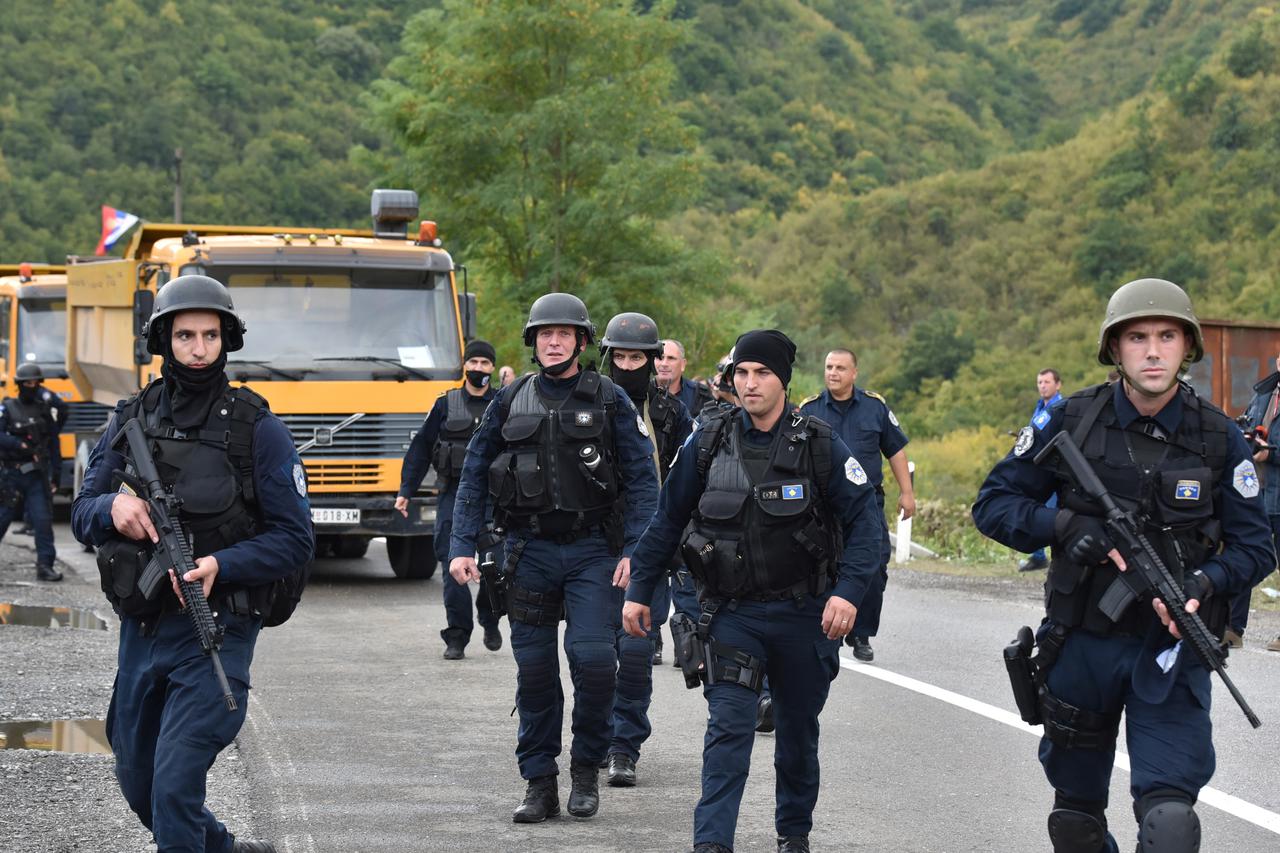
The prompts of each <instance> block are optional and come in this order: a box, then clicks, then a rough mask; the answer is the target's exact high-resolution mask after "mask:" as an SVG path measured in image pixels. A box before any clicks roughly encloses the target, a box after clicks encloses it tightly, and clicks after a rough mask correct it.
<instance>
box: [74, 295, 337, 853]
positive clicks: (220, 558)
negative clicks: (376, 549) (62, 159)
mask: <svg viewBox="0 0 1280 853" xmlns="http://www.w3.org/2000/svg"><path fill="white" fill-rule="evenodd" d="M144 334H145V335H146V339H147V350H148V352H151V353H152V354H154V355H160V356H163V357H164V366H163V367H162V369H161V373H162V377H163V378H161V379H157V380H155V381H154V382H152V383H150V384H149V385H147V386H146V387H145V388H144V389H142V391H140V392H139V393H138V394H136V395H134V396H133V397H130V398H128V399H127V400H122V401H120V403H119V404H118V405H117V406H116V408H115V412H114V414H113V415H112V417H111V420H110V421H109V422H108V423H107V427H106V431H105V433H104V434H103V436H102V438H101V439H100V440H99V441H98V444H97V445H96V446H95V447H94V449H93V452H92V453H91V454H90V456H89V467H88V470H87V471H86V473H85V479H84V486H83V488H82V489H81V491H80V494H79V496H77V498H76V500H75V503H74V504H73V506H72V510H71V526H72V530H73V531H74V532H75V535H76V538H77V539H79V540H80V541H81V542H84V543H88V544H93V545H96V546H98V548H99V552H98V566H99V570H100V571H101V572H102V573H103V586H104V588H109V589H112V590H113V593H112V594H109V598H110V599H111V602H112V605H113V606H114V607H115V609H116V611H117V613H118V614H119V615H120V617H121V625H120V651H119V668H118V670H117V673H116V682H115V689H114V691H113V693H112V696H111V706H110V708H109V709H108V711H107V739H108V741H109V742H110V744H111V750H112V752H113V753H115V759H116V768H115V769H116V778H117V779H118V780H119V782H120V788H121V790H122V791H123V793H124V797H125V800H126V801H127V802H128V803H129V806H130V808H132V809H133V811H134V812H135V813H136V814H137V815H138V818H139V819H140V820H141V821H142V823H143V824H144V825H145V826H146V827H147V828H148V829H150V830H151V832H152V834H153V835H154V836H155V840H156V844H157V846H158V847H159V849H161V850H191V851H202V850H220V851H227V850H230V851H233V853H271V851H274V849H275V848H274V847H273V846H272V845H271V844H269V843H267V842H264V841H242V840H240V839H236V838H233V837H232V835H231V834H230V833H229V832H228V831H227V829H226V827H224V826H223V825H222V823H220V822H219V821H218V819H217V818H215V817H214V816H213V814H212V813H210V811H209V810H208V808H206V806H205V804H204V800H205V774H206V773H207V772H208V769H209V767H210V766H211V765H212V764H213V762H214V759H215V758H217V756H218V753H219V752H221V751H222V749H223V747H225V746H226V745H227V744H229V743H231V741H232V739H233V738H234V737H235V736H236V733H237V732H238V731H239V730H240V726H241V724H242V723H243V722H244V717H245V710H246V708H247V707H248V701H247V700H248V690H249V662H250V660H251V659H252V658H253V649H254V645H255V643H256V642H257V638H258V630H259V629H260V628H261V627H262V624H263V620H264V617H265V616H267V615H268V614H270V615H271V616H275V614H276V610H275V608H274V607H273V605H275V604H276V603H277V602H276V601H275V600H274V599H273V593H275V592H276V591H277V590H278V589H279V588H280V586H281V584H282V583H283V579H284V578H285V577H286V576H294V575H295V573H296V572H297V571H298V570H299V569H301V568H302V567H304V566H305V565H306V564H307V563H308V562H309V561H310V560H311V557H312V554H313V551H314V541H313V536H312V528H311V511H310V506H309V504H308V501H307V494H306V479H305V477H304V476H303V470H302V463H301V462H300V461H299V459H298V455H297V453H296V452H295V451H294V446H293V441H292V439H291V438H290V435H289V431H288V429H286V428H285V426H284V424H283V423H282V422H281V421H280V420H279V419H278V418H277V417H276V416H275V415H273V414H272V413H271V411H270V410H269V408H268V407H267V402H266V401H265V400H264V399H262V398H261V397H260V396H258V395H257V394H255V393H254V392H252V391H250V390H249V389H248V388H247V387H243V386H242V387H240V388H234V389H233V388H231V387H230V386H229V385H228V383H227V377H226V373H225V367H226V361H227V353H229V352H235V351H236V350H238V349H240V348H241V347H242V346H243V343H244V341H243V335H244V324H243V322H241V320H240V318H239V317H238V316H237V314H236V312H235V307H234V305H233V304H232V301H231V293H230V292H229V291H228V290H227V288H225V287H224V286H223V285H222V284H221V283H219V282H218V281H215V280H214V279H212V278H208V277H206V276H202V275H184V276H180V277H178V278H175V279H174V280H173V281H170V282H169V283H167V284H165V285H164V286H163V287H162V288H161V289H160V292H159V293H158V294H157V295H156V300H155V308H154V311H153V313H152V315H151V319H150V320H149V322H148V323H147V326H146V328H145V329H144ZM131 418H137V419H138V420H139V421H140V422H141V423H142V425H143V427H144V429H145V432H146V435H147V439H148V441H149V442H150V444H151V448H152V454H153V456H154V457H155V459H156V462H157V467H158V470H159V474H160V477H161V479H162V481H163V482H164V485H165V487H166V488H167V489H169V490H170V491H171V492H172V493H173V494H174V495H176V496H177V497H178V498H180V499H181V501H182V510H181V518H180V520H181V522H182V524H183V526H184V528H185V529H187V530H188V531H189V532H190V535H191V549H192V554H193V555H194V557H195V564H196V567H195V568H194V569H192V570H191V571H189V572H187V573H186V575H185V578H186V579H187V580H189V581H199V582H200V583H201V584H202V585H203V587H204V592H205V595H206V597H207V598H208V599H209V606H210V609H211V610H212V611H214V612H215V613H216V614H217V615H216V618H217V621H218V622H219V624H220V625H222V627H223V629H224V632H225V633H224V637H223V645H222V649H221V659H222V666H223V668H224V669H225V671H226V675H227V679H228V680H229V682H230V684H231V689H232V693H233V696H234V698H235V700H236V710H235V711H228V710H227V709H226V706H225V705H224V704H223V701H222V694H221V690H220V688H219V687H218V682H217V680H216V679H215V678H214V674H213V671H212V668H211V666H210V663H209V660H208V658H207V657H206V656H205V655H204V654H202V652H201V648H200V646H199V643H198V642H197V640H196V636H195V634H194V633H193V631H192V628H191V623H190V620H189V618H188V617H187V615H186V614H184V613H181V612H179V609H180V607H181V604H180V600H179V598H178V594H177V593H178V590H177V581H176V579H174V582H173V587H172V589H170V588H169V587H165V588H164V589H163V590H162V591H161V593H160V595H158V596H157V597H156V599H155V600H154V601H152V602H149V601H147V600H146V599H144V598H143V597H142V596H141V594H140V593H139V592H138V591H137V588H136V579H137V574H138V573H139V572H140V570H141V569H142V567H143V566H145V564H146V562H147V560H148V559H149V544H150V542H154V541H158V537H157V534H156V529H155V527H154V525H153V524H152V521H151V518H150V516H149V514H148V508H147V504H146V503H145V502H144V501H143V500H141V499H140V498H138V497H135V496H134V494H132V493H131V492H136V491H137V484H134V485H133V486H130V485H129V471H130V470H131V467H130V465H129V463H130V461H131V456H130V454H129V453H128V448H127V445H125V446H124V447H123V448H120V449H117V448H116V447H114V446H113V445H114V443H115V439H116V435H117V434H118V433H119V432H120V430H121V428H122V427H123V425H124V424H125V423H126V422H128V421H129V420H130V419H131ZM118 472H124V478H123V480H122V479H121V475H120V474H119V473H118Z"/></svg>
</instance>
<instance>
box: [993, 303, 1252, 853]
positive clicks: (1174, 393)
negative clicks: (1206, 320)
mask: <svg viewBox="0 0 1280 853" xmlns="http://www.w3.org/2000/svg"><path fill="white" fill-rule="evenodd" d="M1203 355H1204V340H1203V338H1202V337H1201V333H1200V323H1199V321H1198V320H1197V319H1196V315H1195V312H1194V311H1193V309H1192V306H1191V300H1190V299H1189V298H1188V297H1187V294H1186V293H1185V292H1184V291H1183V290H1182V288H1180V287H1178V286H1177V285H1176V284H1173V283H1172V282H1168V281H1163V280H1160V279H1150V278H1147V279H1140V280H1138V281H1131V282H1129V283H1128V284H1126V285H1124V286H1123V287H1121V288H1119V289H1118V290H1117V291H1116V292H1115V293H1114V294H1113V295H1112V296H1111V300H1110V301H1109V302H1108V303H1107V313H1106V317H1105V318H1104V319H1103V321H1102V326H1101V331H1100V332H1099V335H1098V348H1097V357H1098V362H1099V363H1100V364H1102V365H1103V366H1111V365H1114V366H1115V368H1116V369H1117V370H1118V371H1119V373H1120V376H1121V379H1120V381H1118V382H1115V383H1113V384H1107V385H1096V386H1094V387H1092V388H1086V389H1084V390H1083V391H1080V392H1078V393H1076V394H1073V395H1072V396H1071V397H1069V398H1068V399H1067V401H1066V403H1065V404H1064V405H1059V406H1055V407H1053V408H1052V409H1050V410H1049V418H1048V422H1047V424H1046V425H1045V426H1044V428H1042V429H1035V428H1033V427H1031V426H1027V427H1023V429H1022V432H1021V433H1020V434H1019V436H1018V441H1017V443H1016V444H1015V445H1014V448H1013V450H1012V452H1010V454H1009V455H1008V456H1006V457H1005V458H1004V460H1003V461H1001V462H999V463H998V464H997V465H996V467H995V468H994V469H993V470H992V472H991V474H990V475H989V476H988V477H987V480H986V482H985V483H983V485H982V489H981V490H980V491H979V493H978V499H977V502H976V503H975V504H974V507H973V517H974V521H975V523H976V524H977V526H978V529H979V530H981V531H982V532H983V533H984V534H986V535H987V536H990V537H991V538H992V539H995V540H996V541H998V542H1001V543H1002V544H1004V545H1007V546H1009V547H1010V548H1014V549H1016V550H1019V551H1023V552H1029V551H1034V550H1035V549H1037V548H1041V547H1044V546H1046V545H1052V546H1053V552H1052V554H1053V556H1052V560H1051V562H1050V565H1049V575H1048V579H1047V581H1046V584H1045V589H1046V599H1045V600H1046V611H1047V612H1046V619H1045V621H1044V622H1043V623H1042V625H1041V628H1040V631H1039V634H1038V642H1039V645H1040V650H1041V654H1040V656H1038V659H1039V661H1040V663H1041V669H1042V671H1043V668H1044V667H1045V666H1047V667H1048V677H1047V682H1046V683H1045V684H1044V685H1043V688H1042V689H1041V692H1040V708H1041V714H1042V716H1043V717H1044V732H1045V733H1044V737H1043V738H1042V739H1041V741H1040V762H1041V764H1043V765H1044V771H1045V776H1046V777H1048V780H1049V783H1050V784H1051V785H1052V786H1053V788H1054V804H1053V810H1052V812H1050V814H1049V837H1050V839H1051V841H1052V843H1053V849H1054V851H1055V853H1102V851H1111V853H1117V851H1118V850H1119V845H1118V844H1117V842H1116V840H1115V838H1114V837H1113V836H1112V834H1111V833H1110V832H1109V831H1108V827H1107V818H1106V807H1107V794H1108V791H1109V789H1110V779H1111V771H1112V766H1113V764H1114V763H1115V743H1116V735H1117V732H1118V730H1119V727H1120V719H1121V714H1122V713H1123V715H1124V719H1125V743H1126V746H1127V748H1128V751H1129V755H1130V759H1131V762H1130V763H1131V764H1132V767H1133V769H1132V771H1131V773H1130V784H1129V790H1130V793H1131V794H1132V796H1133V801H1134V803H1133V811H1134V815H1135V816H1136V818H1137V822H1138V849H1139V850H1142V851H1153V853H1195V851H1198V850H1199V849H1200V819H1199V817H1198V816H1197V815H1196V812H1195V811H1194V809H1193V808H1192V807H1193V806H1194V805H1195V802H1196V798H1197V797H1198V796H1199V793H1200V789H1201V788H1203V787H1204V786H1205V785H1206V784H1208V782H1209V780H1210V778H1211V777H1212V776H1213V771H1214V750H1213V742H1212V739H1211V732H1212V729H1211V726H1210V721H1209V704H1210V681H1209V671H1208V670H1207V669H1206V668H1205V667H1204V666H1203V665H1202V664H1201V663H1200V661H1199V659H1198V658H1197V657H1196V656H1195V655H1194V654H1192V653H1191V652H1190V651H1189V650H1187V649H1181V648H1180V649H1179V650H1178V651H1173V652H1169V651H1167V650H1168V649H1169V648H1170V647H1171V646H1173V644H1174V642H1175V640H1174V639H1173V637H1171V636H1170V634H1175V630H1176V629H1175V627H1174V626H1172V625H1171V624H1170V618H1169V615H1168V612H1167V611H1166V610H1164V607H1163V604H1161V603H1159V601H1158V600H1157V601H1156V602H1153V603H1152V604H1148V603H1146V602H1144V601H1135V602H1133V603H1132V604H1130V605H1129V606H1128V607H1127V608H1126V609H1125V610H1124V611H1123V612H1122V613H1120V614H1119V615H1118V617H1117V618H1116V619H1115V621H1113V620H1112V619H1111V618H1109V617H1108V616H1106V615H1105V614H1104V613H1103V611H1102V609H1101V608H1100V606H1099V604H1100V602H1101V601H1102V599H1103V596H1104V595H1105V593H1106V592H1107V590H1108V589H1109V588H1110V587H1111V584H1112V583H1113V582H1115V581H1116V579H1117V576H1118V572H1120V571H1123V570H1124V568H1125V565H1124V560H1123V558H1122V557H1121V556H1120V554H1119V552H1118V551H1117V550H1116V549H1115V546H1114V544H1113V543H1112V542H1111V540H1110V538H1109V536H1108V534H1107V531H1106V528H1105V527H1104V526H1103V523H1102V516H1103V510H1102V508H1101V507H1100V506H1097V505H1096V504H1095V503H1094V501H1093V500H1092V499H1091V498H1089V497H1088V496H1087V495H1085V494H1084V493H1083V492H1082V491H1081V490H1080V489H1079V488H1078V487H1076V486H1075V485H1074V484H1073V482H1072V480H1071V478H1070V476H1069V474H1068V473H1067V472H1066V471H1065V470H1057V469H1055V468H1053V467H1046V466H1039V465H1036V464H1035V462H1034V461H1033V460H1034V459H1035V456H1036V454H1037V453H1039V452H1040V450H1041V449H1042V448H1043V447H1045V445H1046V444H1047V443H1048V442H1049V441H1050V440H1051V439H1052V438H1053V437H1054V436H1055V435H1057V434H1058V433H1059V432H1060V431H1063V430H1066V431H1068V432H1069V433H1070V434H1071V436H1072V438H1073V439H1074V440H1075V443H1076V444H1077V445H1079V447H1080V450H1081V452H1082V453H1083V454H1084V456H1085V458H1086V459H1087V460H1088V462H1089V464H1090V465H1091V467H1092V468H1093V469H1094V470H1095V471H1096V473H1097V475H1098V477H1099V479H1100V480H1101V481H1102V483H1103V485H1104V486H1105V487H1106V488H1107V490H1108V491H1109V492H1110V493H1111V494H1112V496H1113V497H1114V498H1115V500H1116V502H1117V504H1119V505H1120V506H1121V508H1123V509H1124V510H1126V511H1128V512H1131V513H1133V514H1134V515H1135V517H1136V518H1138V519H1139V523H1140V524H1141V525H1142V526H1143V528H1144V530H1143V532H1144V533H1145V534H1146V536H1147V537H1148V538H1149V541H1150V542H1151V543H1152V545H1153V546H1154V547H1155V548H1156V550H1157V551H1159V552H1160V554H1161V557H1162V558H1163V560H1164V562H1165V564H1166V565H1167V566H1168V567H1169V569H1170V571H1171V572H1173V573H1174V575H1175V576H1176V577H1177V578H1179V579H1180V581H1181V582H1182V584H1183V586H1184V589H1185V590H1186V593H1187V598H1188V603H1187V610H1188V611H1193V610H1197V609H1198V610H1199V612H1200V614H1201V616H1202V617H1203V618H1204V619H1205V621H1206V623H1207V624H1208V625H1209V627H1210V629H1211V630H1213V631H1214V632H1215V633H1216V634H1217V635H1218V636H1219V637H1221V636H1222V632H1223V630H1224V629H1225V627H1226V609H1227V602H1228V601H1229V599H1230V596H1231V595H1232V594H1233V593H1235V592H1237V591H1239V590H1242V589H1247V588H1248V587H1249V586H1251V585H1252V584H1253V583H1254V582H1255V581H1256V580H1259V579H1261V578H1262V577H1263V576H1264V575H1265V574H1266V573H1267V572H1269V571H1270V570H1271V569H1272V567H1273V566H1274V565H1275V555H1274V553H1273V551H1272V546H1271V542H1270V531H1269V529H1268V526H1267V519H1266V515H1265V513H1264V512H1263V509H1262V501H1261V498H1260V497H1259V496H1258V492H1259V486H1258V476H1257V473H1256V471H1255V470H1254V466H1253V460H1252V459H1251V458H1250V455H1249V449H1248V448H1247V447H1246V446H1245V442H1244V438H1243V436H1242V435H1241V434H1240V430H1239V429H1237V428H1236V427H1235V425H1234V424H1232V423H1231V421H1230V420H1229V419H1228V418H1227V416H1226V415H1224V414H1223V413H1222V411H1221V410H1219V409H1218V408H1216V407H1215V406H1213V405H1211V404H1210V403H1209V402H1207V401H1205V400H1203V399H1201V398H1200V397H1199V396H1198V395H1197V394H1196V393H1195V391H1194V390H1193V389H1192V388H1191V387H1190V386H1188V385H1185V384H1183V383H1181V382H1179V380H1178V376H1179V374H1180V373H1181V372H1182V371H1184V370H1185V369H1186V368H1187V367H1188V365H1190V364H1193V363H1195V362H1197V361H1199V360H1200V359H1201V357H1202V356H1203ZM1052 495H1056V496H1057V498H1058V508H1056V509H1055V508H1051V507H1048V506H1045V502H1046V501H1047V500H1048V499H1049V497H1050V496H1052ZM1165 626H1169V627H1168V628H1167V629H1166V627H1165ZM1157 655H1160V656H1161V657H1160V658H1159V659H1160V660H1162V661H1163V662H1162V663H1161V664H1159V665H1158V664H1157ZM1055 656H1056V663H1054V662H1053V659H1054V657H1055ZM1166 665H1167V669H1165V666H1166ZM1162 670H1163V671H1162Z"/></svg>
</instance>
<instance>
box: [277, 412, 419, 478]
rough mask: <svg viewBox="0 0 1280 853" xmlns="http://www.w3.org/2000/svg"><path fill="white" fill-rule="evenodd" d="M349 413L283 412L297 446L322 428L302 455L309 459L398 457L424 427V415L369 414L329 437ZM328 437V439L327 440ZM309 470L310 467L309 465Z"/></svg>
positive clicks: (282, 416)
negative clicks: (328, 431) (329, 431)
mask: <svg viewBox="0 0 1280 853" xmlns="http://www.w3.org/2000/svg"><path fill="white" fill-rule="evenodd" d="M349 417H351V416H350V415H342V414H339V415H328V414H326V415H280V420H282V421H284V425H285V426H287V427H288V428H289V432H290V433H291V434H292V435H293V443H294V445H295V446H299V447H300V446H302V445H303V444H306V443H307V442H309V441H311V440H312V439H314V438H315V437H316V431H317V430H321V431H322V436H321V438H322V440H321V441H320V442H319V443H317V444H315V445H313V446H312V447H309V448H308V449H307V450H306V451H305V452H304V453H303V454H302V455H303V457H305V458H306V459H308V460H311V459H315V458H317V457H320V458H323V457H326V456H329V457H334V456H337V457H341V458H343V459H351V458H353V457H354V458H356V459H385V458H387V457H392V458H395V459H399V458H401V457H403V456H404V453H405V451H406V450H408V449H409V440H410V438H411V437H412V435H413V433H414V432H416V431H417V430H418V428H419V427H421V426H422V421H423V418H424V417H425V415H416V414H412V413H409V414H404V413H398V412H397V413H390V414H369V415H365V416H364V417H362V418H360V419H359V420H357V421H355V422H353V423H351V424H348V425H347V426H345V427H343V428H342V429H341V430H339V431H338V432H335V433H331V434H328V435H327V436H326V435H325V434H324V432H323V431H327V430H331V429H333V428H334V427H335V426H337V425H338V424H340V423H342V422H343V421H344V420H346V419H347V418H349ZM325 438H327V441H325V440H324V439H325ZM307 470H308V471H310V470H311V467H310V466H308V469H307Z"/></svg>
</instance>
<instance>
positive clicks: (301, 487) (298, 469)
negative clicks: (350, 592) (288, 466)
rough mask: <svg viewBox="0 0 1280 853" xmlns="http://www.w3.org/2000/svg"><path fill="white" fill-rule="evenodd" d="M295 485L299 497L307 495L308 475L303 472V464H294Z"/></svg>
mask: <svg viewBox="0 0 1280 853" xmlns="http://www.w3.org/2000/svg"><path fill="white" fill-rule="evenodd" d="M293 487H294V488H295V489H297V490H298V497H300V498H305V497H306V496H307V475H306V474H305V473H304V472H303V470H302V465H301V464H295V465H294V466H293Z"/></svg>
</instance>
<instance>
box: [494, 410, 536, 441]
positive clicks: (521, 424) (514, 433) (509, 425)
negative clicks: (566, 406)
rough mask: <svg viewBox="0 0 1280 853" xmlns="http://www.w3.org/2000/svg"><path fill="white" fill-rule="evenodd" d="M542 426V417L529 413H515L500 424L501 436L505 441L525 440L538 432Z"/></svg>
mask: <svg viewBox="0 0 1280 853" xmlns="http://www.w3.org/2000/svg"><path fill="white" fill-rule="evenodd" d="M540 426H542V418H539V417H534V416H531V415H517V416H516V417H512V418H507V420H506V422H505V423H504V424H503V425H502V437H503V438H505V439H506V440H507V441H526V440H528V439H530V438H533V436H534V435H535V434H536V433H537V432H538V427H540Z"/></svg>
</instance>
